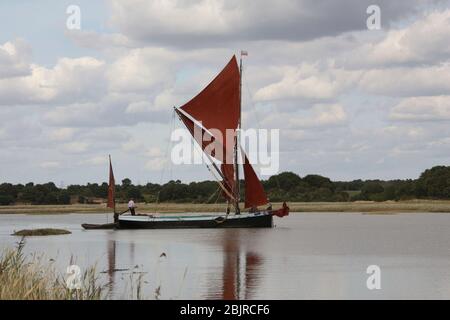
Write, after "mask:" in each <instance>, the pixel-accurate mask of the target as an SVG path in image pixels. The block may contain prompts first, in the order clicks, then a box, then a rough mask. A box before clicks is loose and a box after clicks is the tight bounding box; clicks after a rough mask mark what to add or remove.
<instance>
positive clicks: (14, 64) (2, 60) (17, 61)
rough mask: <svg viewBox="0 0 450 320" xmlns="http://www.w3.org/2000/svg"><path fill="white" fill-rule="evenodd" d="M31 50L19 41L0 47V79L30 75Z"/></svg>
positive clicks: (23, 42)
mask: <svg viewBox="0 0 450 320" xmlns="http://www.w3.org/2000/svg"><path fill="white" fill-rule="evenodd" d="M30 58H31V48H30V46H29V45H28V44H27V43H26V42H25V41H23V40H20V39H17V40H15V41H12V42H6V43H4V44H2V45H0V79H1V78H3V79H4V78H12V77H18V76H26V75H28V74H30V72H31V68H30Z"/></svg>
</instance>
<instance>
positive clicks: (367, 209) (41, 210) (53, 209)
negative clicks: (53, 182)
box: [0, 200, 450, 215]
mask: <svg viewBox="0 0 450 320" xmlns="http://www.w3.org/2000/svg"><path fill="white" fill-rule="evenodd" d="M288 205H289V207H290V211H291V212H342V213H365V214H383V213H384V214H393V213H413V212H429V213H433V212H434V213H437V212H440V213H448V212H450V200H408V201H385V202H372V201H357V202H288ZM137 206H138V209H137V212H138V213H139V212H142V213H164V214H171V213H205V212H215V213H218V212H225V210H226V205H225V204H193V203H159V204H156V203H148V204H145V203H138V204H137ZM279 207H281V203H273V209H274V210H275V209H277V208H279ZM125 209H126V204H118V205H117V211H118V212H123V211H124V210H125ZM109 212H110V213H112V210H111V209H109V208H106V205H105V204H74V205H12V206H0V214H36V215H39V214H45V215H47V214H71V213H84V214H89V213H109Z"/></svg>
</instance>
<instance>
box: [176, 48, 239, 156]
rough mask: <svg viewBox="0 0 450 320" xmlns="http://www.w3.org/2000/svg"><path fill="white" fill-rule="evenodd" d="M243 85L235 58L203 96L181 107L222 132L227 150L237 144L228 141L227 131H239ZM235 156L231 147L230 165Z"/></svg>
mask: <svg viewBox="0 0 450 320" xmlns="http://www.w3.org/2000/svg"><path fill="white" fill-rule="evenodd" d="M239 82H240V73H239V67H238V64H237V61H236V57H235V56H233V58H232V59H231V60H230V62H229V63H228V64H227V65H226V66H225V68H224V69H223V70H222V71H221V72H220V73H219V75H217V77H216V78H215V79H214V80H213V81H212V82H211V83H210V84H209V85H208V86H207V87H206V88H205V89H203V91H202V92H200V93H199V94H198V95H197V96H196V97H195V98H193V99H192V100H191V101H189V102H188V103H186V104H185V105H184V106H182V107H181V109H183V110H184V111H185V112H187V113H188V114H189V115H191V116H192V117H193V118H194V119H195V120H197V121H201V122H202V125H203V126H204V127H205V128H206V129H208V130H212V129H217V130H220V132H221V133H222V138H223V141H221V142H222V144H223V145H225V146H227V145H230V146H231V145H233V144H234V141H226V133H227V129H228V130H235V129H236V128H237V127H238V122H239V112H240V110H239V105H240V104H239ZM213 134H214V133H213ZM233 139H234V138H233ZM232 155H233V149H232V148H230V147H228V148H227V150H226V153H225V154H224V156H226V161H225V162H226V163H232V160H231V159H232ZM220 160H222V159H220Z"/></svg>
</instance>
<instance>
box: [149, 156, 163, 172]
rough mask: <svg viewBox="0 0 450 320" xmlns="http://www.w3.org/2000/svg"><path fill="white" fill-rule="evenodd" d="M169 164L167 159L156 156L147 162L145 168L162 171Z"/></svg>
mask: <svg viewBox="0 0 450 320" xmlns="http://www.w3.org/2000/svg"><path fill="white" fill-rule="evenodd" d="M167 164H168V160H167V159H163V158H154V159H150V160H148V161H147V162H146V163H145V169H147V170H149V171H161V170H163V169H164V167H165V166H166V165H167Z"/></svg>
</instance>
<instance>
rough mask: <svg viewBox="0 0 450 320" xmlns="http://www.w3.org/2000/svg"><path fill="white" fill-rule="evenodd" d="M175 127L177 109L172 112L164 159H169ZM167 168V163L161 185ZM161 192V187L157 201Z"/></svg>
mask: <svg viewBox="0 0 450 320" xmlns="http://www.w3.org/2000/svg"><path fill="white" fill-rule="evenodd" d="M174 128H175V110H173V111H172V114H171V121H170V125H169V130H170V131H169V134H168V136H169V138H168V141H167V143H166V150H165V151H164V161H166V160H167V158H168V154H169V149H170V147H171V146H172V144H173V141H172V139H171V138H170V135H171V134H172V132H173V130H174ZM169 166H170V167H171V163H170V164H169ZM166 169H167V165H164V166H163V169H162V170H161V175H160V178H159V185H160V186H161V187H162V185H163V178H164V174H165V171H166ZM160 193H161V189H160V190H159V191H158V195H157V198H156V203H159V195H160Z"/></svg>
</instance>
